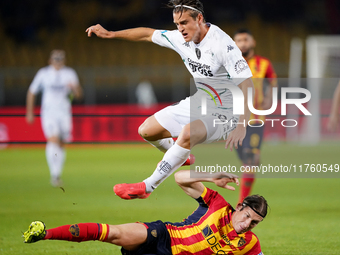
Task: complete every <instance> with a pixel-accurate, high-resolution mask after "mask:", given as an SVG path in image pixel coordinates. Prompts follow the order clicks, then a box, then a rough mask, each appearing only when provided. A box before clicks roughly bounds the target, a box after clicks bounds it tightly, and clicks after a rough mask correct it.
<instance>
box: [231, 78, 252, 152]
mask: <svg viewBox="0 0 340 255" xmlns="http://www.w3.org/2000/svg"><path fill="white" fill-rule="evenodd" d="M238 86H239V87H240V89H241V90H242V92H243V95H244V115H241V116H240V118H239V121H238V122H239V123H245V126H244V125H242V124H238V125H237V126H236V128H235V129H234V130H233V131H232V132H231V133H230V134H229V135H228V138H227V140H226V144H225V148H226V149H227V148H228V146H230V150H231V151H232V150H233V147H235V148H236V149H237V148H238V145H242V141H243V139H244V137H245V136H246V128H247V124H248V121H249V118H250V114H251V112H250V110H249V108H248V88H253V92H254V84H253V81H252V80H251V78H248V79H246V80H244V81H243V82H241V83H240V84H239V85H238Z"/></svg>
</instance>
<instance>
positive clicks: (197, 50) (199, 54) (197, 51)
mask: <svg viewBox="0 0 340 255" xmlns="http://www.w3.org/2000/svg"><path fill="white" fill-rule="evenodd" d="M195 51H196V56H197V58H198V59H200V58H201V50H200V49H199V48H196V49H195Z"/></svg>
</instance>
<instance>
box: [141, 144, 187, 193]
mask: <svg viewBox="0 0 340 255" xmlns="http://www.w3.org/2000/svg"><path fill="white" fill-rule="evenodd" d="M189 155H190V150H188V149H185V148H183V147H181V146H179V145H178V144H177V143H175V144H174V145H173V146H172V147H171V148H170V149H169V150H168V151H167V152H166V153H165V154H164V157H163V159H162V161H161V162H160V163H159V165H158V166H157V167H156V170H155V171H154V172H153V174H152V175H151V176H150V177H149V178H147V179H145V180H144V182H145V185H146V192H147V193H150V192H152V191H153V190H154V189H155V188H157V187H158V185H159V184H161V183H162V182H163V181H164V180H165V179H166V178H167V177H168V176H170V175H171V174H172V173H173V172H175V171H176V170H177V169H178V168H179V167H180V166H181V165H182V164H183V163H184V162H185V161H186V160H187V158H188V157H189Z"/></svg>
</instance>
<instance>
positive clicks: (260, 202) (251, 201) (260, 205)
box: [241, 195, 268, 218]
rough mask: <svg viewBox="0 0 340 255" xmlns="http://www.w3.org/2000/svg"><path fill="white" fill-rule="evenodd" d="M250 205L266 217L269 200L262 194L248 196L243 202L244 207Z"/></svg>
mask: <svg viewBox="0 0 340 255" xmlns="http://www.w3.org/2000/svg"><path fill="white" fill-rule="evenodd" d="M247 206H249V207H250V208H251V209H252V210H253V211H254V212H256V213H257V214H258V215H260V216H261V217H263V218H264V217H266V215H267V211H268V203H267V200H266V199H265V198H264V197H263V196H260V195H252V196H248V197H246V198H245V199H244V200H243V202H242V209H241V210H243V208H245V207H247Z"/></svg>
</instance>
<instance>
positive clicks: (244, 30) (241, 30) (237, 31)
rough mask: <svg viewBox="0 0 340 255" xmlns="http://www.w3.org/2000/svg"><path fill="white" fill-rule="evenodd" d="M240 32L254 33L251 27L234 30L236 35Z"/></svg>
mask: <svg viewBox="0 0 340 255" xmlns="http://www.w3.org/2000/svg"><path fill="white" fill-rule="evenodd" d="M238 34H248V35H253V34H252V33H251V32H250V30H249V29H247V28H239V29H237V30H236V31H235V32H234V36H235V35H238Z"/></svg>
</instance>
